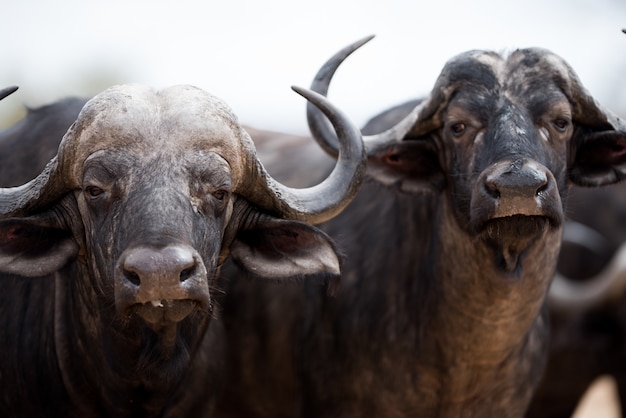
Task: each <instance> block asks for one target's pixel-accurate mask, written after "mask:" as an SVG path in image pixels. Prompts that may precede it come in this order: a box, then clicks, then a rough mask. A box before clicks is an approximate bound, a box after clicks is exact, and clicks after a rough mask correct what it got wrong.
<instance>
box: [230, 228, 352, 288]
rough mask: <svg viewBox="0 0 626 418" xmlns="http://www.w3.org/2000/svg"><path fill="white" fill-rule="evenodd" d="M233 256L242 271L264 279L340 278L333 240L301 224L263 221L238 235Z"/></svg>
mask: <svg viewBox="0 0 626 418" xmlns="http://www.w3.org/2000/svg"><path fill="white" fill-rule="evenodd" d="M230 255H231V257H232V258H233V261H234V262H235V263H236V264H237V265H239V266H240V267H241V268H243V269H244V270H246V271H248V272H249V273H251V274H253V275H255V276H259V277H262V278H268V279H276V280H284V279H299V278H303V277H308V276H319V277H322V278H324V279H331V280H333V281H336V280H338V279H339V275H340V259H339V256H338V254H337V249H336V248H335V245H334V243H333V241H332V240H331V238H330V237H329V236H328V235H326V234H325V233H324V232H322V231H321V230H320V229H318V228H316V227H314V226H311V225H309V224H306V223H304V222H300V221H291V220H283V219H276V218H270V217H263V218H262V219H261V220H260V221H259V222H258V223H257V224H256V225H255V226H253V227H252V228H249V229H245V230H241V231H239V232H238V233H237V236H236V237H235V240H234V241H233V243H232V244H231V246H230ZM331 287H332V283H331Z"/></svg>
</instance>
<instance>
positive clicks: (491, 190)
mask: <svg viewBox="0 0 626 418" xmlns="http://www.w3.org/2000/svg"><path fill="white" fill-rule="evenodd" d="M483 186H484V189H485V192H486V193H487V195H489V196H491V197H492V198H493V199H500V190H498V186H496V184H495V183H493V182H490V181H486V182H485V183H484V185H483Z"/></svg>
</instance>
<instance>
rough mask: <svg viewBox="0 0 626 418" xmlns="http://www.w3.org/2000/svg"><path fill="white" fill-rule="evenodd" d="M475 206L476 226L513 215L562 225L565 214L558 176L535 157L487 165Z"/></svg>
mask: <svg viewBox="0 0 626 418" xmlns="http://www.w3.org/2000/svg"><path fill="white" fill-rule="evenodd" d="M471 206H472V208H471V209H472V210H471V213H472V218H473V219H472V224H473V225H474V227H475V228H476V229H482V228H483V227H484V226H485V225H486V224H487V223H488V222H489V221H492V220H496V219H504V218H507V219H508V218H512V217H515V218H516V219H520V218H522V217H539V218H545V219H547V220H549V221H550V223H551V224H552V225H554V226H558V225H560V224H561V222H562V216H563V210H562V205H561V197H560V194H559V190H558V187H557V183H556V180H555V178H554V175H553V174H552V173H551V172H550V170H548V169H547V168H546V167H545V166H544V165H542V164H540V163H538V162H537V161H534V160H531V159H518V160H506V161H500V162H497V163H495V164H492V165H491V166H489V167H487V168H486V169H485V170H484V171H483V172H482V173H481V175H480V176H479V178H478V182H477V184H476V189H475V191H474V193H473V194H472V199H471Z"/></svg>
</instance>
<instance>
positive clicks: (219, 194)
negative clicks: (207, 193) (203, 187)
mask: <svg viewBox="0 0 626 418" xmlns="http://www.w3.org/2000/svg"><path fill="white" fill-rule="evenodd" d="M212 195H213V197H214V198H215V199H216V200H219V201H220V202H221V201H223V200H224V199H226V196H227V195H228V193H226V191H225V190H216V191H214V192H213V193H212Z"/></svg>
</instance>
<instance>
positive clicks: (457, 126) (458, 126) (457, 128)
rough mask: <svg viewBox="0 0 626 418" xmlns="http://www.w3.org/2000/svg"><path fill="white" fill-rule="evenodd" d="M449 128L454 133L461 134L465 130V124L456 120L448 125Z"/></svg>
mask: <svg viewBox="0 0 626 418" xmlns="http://www.w3.org/2000/svg"><path fill="white" fill-rule="evenodd" d="M450 130H451V131H452V133H453V134H454V135H457V136H458V135H461V134H462V133H463V132H465V124H464V123H463V122H457V123H453V124H452V125H450Z"/></svg>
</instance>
